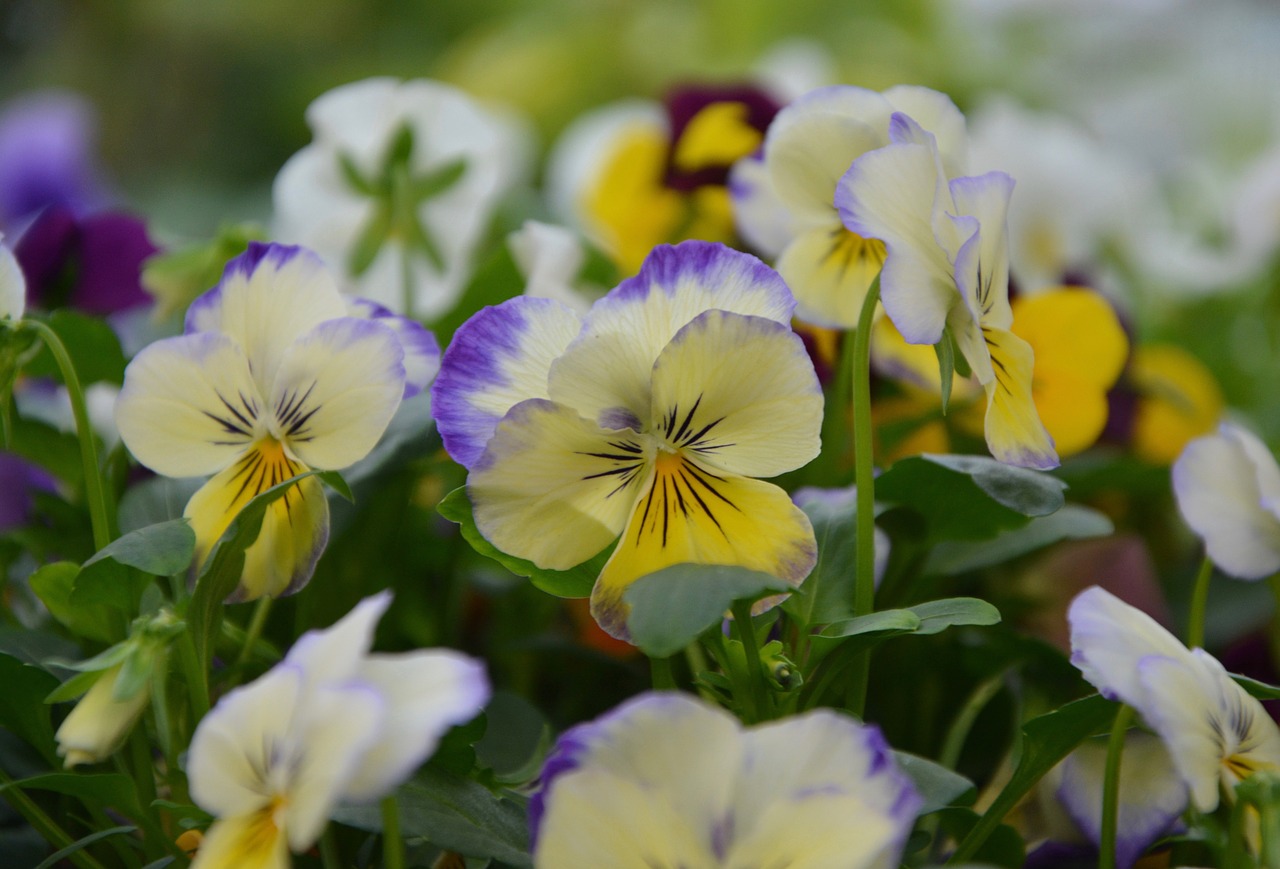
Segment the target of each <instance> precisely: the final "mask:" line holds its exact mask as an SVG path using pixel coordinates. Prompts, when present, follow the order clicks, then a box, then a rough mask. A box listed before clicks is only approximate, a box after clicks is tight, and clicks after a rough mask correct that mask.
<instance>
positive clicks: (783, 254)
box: [729, 85, 967, 329]
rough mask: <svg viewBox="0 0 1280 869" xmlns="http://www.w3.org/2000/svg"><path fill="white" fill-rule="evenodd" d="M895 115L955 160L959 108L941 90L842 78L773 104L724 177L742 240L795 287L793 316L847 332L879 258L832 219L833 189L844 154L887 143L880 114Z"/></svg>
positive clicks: (845, 163)
mask: <svg viewBox="0 0 1280 869" xmlns="http://www.w3.org/2000/svg"><path fill="white" fill-rule="evenodd" d="M895 113H904V114H905V115H909V116H910V117H911V118H913V119H915V121H916V122H918V123H919V124H920V125H921V126H922V127H923V128H924V129H926V130H929V131H930V132H932V133H933V134H934V135H935V136H936V137H937V143H938V148H939V153H940V156H941V159H942V160H943V165H944V166H945V168H946V170H947V171H948V172H951V173H953V174H960V172H961V171H962V169H963V167H964V164H965V150H966V147H967V146H966V139H965V121H964V115H962V114H960V110H959V109H957V108H956V107H955V104H954V103H952V102H951V100H950V98H948V97H947V96H946V95H945V94H941V93H938V92H937V91H932V90H929V89H928V88H922V87H915V86H910V85H899V86H898V87H894V88H890V89H889V90H887V91H885V92H884V93H876V92H875V91H870V90H867V89H865V88H859V87H853V86H849V85H833V86H831V87H825V88H819V89H818V90H816V91H813V92H812V93H809V94H806V95H804V96H803V97H800V98H799V99H797V100H796V101H795V102H793V103H791V105H789V106H787V107H786V108H784V109H783V110H782V111H780V112H779V113H778V115H777V117H775V118H774V119H773V123H771V124H770V125H769V132H768V135H767V136H766V138H765V143H764V151H763V154H762V155H761V156H759V157H755V156H753V157H748V158H746V159H744V160H743V161H740V162H739V164H738V165H737V166H736V167H735V169H734V171H733V173H732V174H731V176H730V185H729V189H730V193H731V195H732V197H733V207H734V217H735V220H736V222H737V225H738V228H739V230H740V232H741V233H742V235H743V238H745V239H747V240H748V241H750V242H751V243H752V244H754V245H757V246H759V248H760V250H761V252H762V253H765V254H770V255H774V256H776V265H777V268H778V273H779V274H781V275H782V277H783V279H784V280H785V281H786V282H787V284H788V285H789V286H790V287H791V288H792V291H793V292H794V293H795V294H796V302H797V305H796V315H797V316H798V317H800V318H801V319H803V320H807V321H809V322H812V323H818V324H820V325H824V326H833V327H837V328H845V329H851V328H853V327H854V326H856V325H857V323H858V314H859V312H860V310H861V309H862V300H863V298H864V297H865V296H866V294H867V290H868V289H869V288H870V286H871V282H872V281H873V280H874V279H875V276H876V275H877V274H878V273H879V272H880V268H881V266H882V265H883V264H884V261H885V252H884V245H883V244H881V243H880V241H878V240H876V238H875V237H872V236H868V235H867V234H865V233H860V232H859V231H858V230H857V228H856V227H851V226H849V224H848V222H847V221H846V222H843V223H842V222H841V215H840V213H839V212H838V211H837V208H836V206H837V205H838V204H839V203H838V202H837V201H836V187H837V184H838V183H839V182H840V179H841V176H843V175H844V174H845V172H846V171H848V169H849V165H850V164H851V163H853V161H854V159H855V158H857V157H859V156H860V155H862V154H865V153H867V152H868V151H873V150H875V149H877V148H881V147H884V146H885V145H888V144H889V143H890V119H891V118H892V117H893V116H894V115H895Z"/></svg>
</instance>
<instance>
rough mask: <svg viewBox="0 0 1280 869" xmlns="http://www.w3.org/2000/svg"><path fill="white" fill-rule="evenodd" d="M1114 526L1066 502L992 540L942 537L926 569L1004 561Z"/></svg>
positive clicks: (946, 570) (948, 570)
mask: <svg viewBox="0 0 1280 869" xmlns="http://www.w3.org/2000/svg"><path fill="white" fill-rule="evenodd" d="M1114 530H1115V526H1114V525H1113V524H1112V522H1111V520H1110V519H1109V518H1107V516H1106V515H1104V514H1103V513H1099V512H1098V511H1097V510H1093V509H1091V508H1089V507H1082V506H1080V505H1078V504H1067V505H1065V506H1063V508H1062V509H1061V510H1059V511H1058V512H1056V513H1053V514H1051V515H1048V516H1038V517H1035V518H1033V519H1032V520H1031V521H1030V522H1028V523H1027V524H1026V525H1023V526H1022V527H1021V528H1011V529H1009V530H1007V531H1002V532H1000V533H998V534H997V535H996V536H995V537H994V538H992V539H990V540H979V541H970V540H954V541H942V542H941V543H939V544H938V545H937V546H935V547H934V548H933V551H932V552H931V553H930V554H929V560H928V561H927V562H926V563H925V567H924V572H925V573H940V574H945V575H950V574H956V573H964V572H966V571H970V570H979V569H981V568H984V567H991V566H993V565H997V564H1004V563H1005V562H1008V561H1012V560H1013V559H1015V558H1018V557H1020V556H1023V555H1026V554H1028V553H1030V552H1034V551H1036V550H1037V549H1043V548H1044V547H1046V546H1050V545H1052V544H1054V543H1058V542H1059V541H1062V540H1088V539H1091V538H1095V537H1106V536H1107V535H1109V534H1111V533H1112V532H1113V531H1114Z"/></svg>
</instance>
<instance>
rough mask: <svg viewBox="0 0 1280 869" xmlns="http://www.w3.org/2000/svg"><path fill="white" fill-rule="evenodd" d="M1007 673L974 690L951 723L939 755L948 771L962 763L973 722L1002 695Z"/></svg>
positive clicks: (1000, 673) (1002, 672) (995, 676)
mask: <svg viewBox="0 0 1280 869" xmlns="http://www.w3.org/2000/svg"><path fill="white" fill-rule="evenodd" d="M1006 673H1007V671H1001V672H999V673H997V674H996V675H994V676H992V677H991V678H990V679H988V680H987V681H985V682H983V683H982V684H980V685H979V686H978V687H977V688H975V689H973V693H972V694H970V695H969V699H968V700H967V701H965V704H964V706H963V707H961V709H960V713H959V714H958V715H956V717H955V720H954V721H952V722H951V727H950V728H948V730H947V737H946V739H945V740H943V743H942V751H941V752H939V754H938V763H939V764H940V765H942V766H945V767H946V768H947V769H955V768H956V764H957V763H958V762H959V761H960V751H961V750H962V749H963V748H964V742H965V739H967V738H968V736H969V731H970V730H971V729H972V728H973V722H974V721H976V720H977V719H978V716H979V715H980V714H981V713H982V710H983V709H986V708H987V704H988V703H990V702H991V699H992V698H993V697H995V696H996V695H997V694H999V693H1000V689H1001V688H1003V687H1004V680H1005V675H1006Z"/></svg>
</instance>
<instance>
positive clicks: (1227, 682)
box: [1068, 587, 1280, 812]
mask: <svg viewBox="0 0 1280 869" xmlns="http://www.w3.org/2000/svg"><path fill="white" fill-rule="evenodd" d="M1068 619H1069V621H1070V623H1071V649H1072V653H1071V661H1072V663H1074V664H1075V665H1076V666H1077V667H1079V668H1080V671H1081V672H1082V673H1083V674H1084V677H1085V678H1086V679H1088V680H1089V681H1090V682H1091V683H1092V684H1093V685H1094V687H1096V688H1097V689H1098V691H1099V692H1100V693H1101V694H1102V695H1103V696H1105V697H1108V698H1110V699H1113V700H1119V701H1121V702H1123V703H1125V704H1127V705H1129V706H1132V707H1133V708H1134V709H1136V710H1137V711H1138V713H1139V714H1140V715H1141V716H1142V718H1143V720H1144V721H1145V722H1146V723H1147V724H1148V725H1149V726H1150V727H1151V729H1152V730H1154V731H1155V732H1156V734H1157V735H1159V737H1160V738H1161V740H1163V742H1164V744H1165V748H1167V749H1168V752H1169V755H1170V757H1172V758H1173V764H1174V767H1175V768H1176V769H1177V772H1178V775H1179V777H1181V779H1182V781H1183V783H1184V784H1185V785H1186V787H1187V789H1188V790H1189V791H1190V793H1191V802H1192V804H1193V805H1194V806H1195V807H1196V809H1197V810H1199V811H1201V812H1211V811H1213V810H1214V809H1215V808H1217V806H1218V802H1219V798H1220V796H1219V795H1220V791H1221V792H1222V793H1225V794H1226V795H1227V797H1228V799H1230V798H1231V795H1232V794H1233V793H1234V790H1235V786H1236V785H1237V784H1238V783H1239V782H1240V781H1241V780H1243V779H1245V778H1247V777H1248V776H1249V775H1251V774H1253V773H1254V772H1255V771H1257V770H1259V769H1270V770H1277V769H1280V729H1277V727H1276V723H1275V722H1274V721H1272V720H1271V717H1270V716H1269V715H1267V713H1266V710H1264V709H1263V708H1262V704H1261V703H1259V702H1258V701H1257V700H1256V699H1254V698H1253V697H1251V696H1249V694H1248V692H1246V691H1245V690H1244V689H1243V688H1241V687H1240V686H1239V685H1237V684H1236V683H1235V682H1234V681H1233V680H1232V678H1231V676H1230V675H1229V674H1228V673H1227V671H1226V670H1225V669H1223V667H1222V664H1220V663H1218V660H1217V659H1216V658H1214V657H1213V656H1212V655H1210V654H1208V653H1207V652H1205V651H1204V650H1203V649H1193V650H1188V649H1187V648H1186V647H1185V646H1183V645H1182V643H1180V642H1178V640H1177V639H1175V638H1174V637H1173V635H1172V634H1170V633H1169V632H1168V631H1166V630H1165V629H1164V628H1162V627H1160V625H1158V624H1156V622H1155V621H1154V620H1153V619H1152V618H1151V617H1150V616H1148V615H1146V614H1145V613H1143V612H1141V611H1140V610H1137V609H1135V608H1134V607H1131V606H1129V605H1128V604H1126V603H1124V602H1123V601H1121V600H1119V599H1118V598H1116V597H1114V596H1113V595H1111V594H1110V593H1108V592H1106V591H1103V590H1102V589H1100V588H1096V587H1094V588H1090V589H1087V590H1086V591H1084V592H1082V593H1081V594H1080V595H1079V596H1078V597H1077V598H1076V599H1075V601H1074V602H1073V603H1072V604H1071V609H1070V611H1069V613H1068Z"/></svg>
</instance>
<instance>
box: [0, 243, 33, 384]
mask: <svg viewBox="0 0 1280 869" xmlns="http://www.w3.org/2000/svg"><path fill="white" fill-rule="evenodd" d="M3 241H4V235H3V234H0V320H21V319H22V314H23V312H25V311H26V309H27V281H26V279H25V278H24V277H23V275H22V269H21V268H20V267H19V266H18V260H17V258H16V257H14V255H13V251H11V250H9V247H8V245H6V244H4V243H3ZM0 385H2V384H0Z"/></svg>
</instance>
